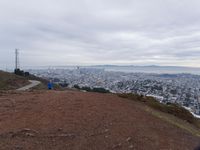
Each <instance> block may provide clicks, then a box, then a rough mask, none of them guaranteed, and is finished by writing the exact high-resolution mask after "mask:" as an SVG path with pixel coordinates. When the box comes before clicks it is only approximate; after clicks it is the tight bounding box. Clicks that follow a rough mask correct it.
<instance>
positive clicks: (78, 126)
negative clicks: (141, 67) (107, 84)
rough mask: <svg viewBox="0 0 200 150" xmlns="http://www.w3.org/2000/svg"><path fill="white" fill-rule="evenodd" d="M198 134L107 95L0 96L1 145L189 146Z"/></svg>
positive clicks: (24, 148)
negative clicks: (192, 133) (194, 134)
mask: <svg viewBox="0 0 200 150" xmlns="http://www.w3.org/2000/svg"><path fill="white" fill-rule="evenodd" d="M199 142H200V138H198V137H195V136H193V135H191V134H190V133H189V132H187V131H185V130H182V129H180V128H178V127H176V126H173V125H172V124H169V123H167V122H165V121H163V120H161V119H159V118H157V117H155V116H153V115H151V114H149V113H148V112H146V111H144V106H143V105H142V104H140V103H137V102H134V101H129V100H125V99H122V98H119V97H117V96H116V95H112V94H98V93H84V92H76V91H38V92H25V93H14V94H2V95H1V96H0V149H1V150H112V149H113V150H129V149H134V150H192V149H194V147H196V146H197V145H198V144H200V143H199Z"/></svg>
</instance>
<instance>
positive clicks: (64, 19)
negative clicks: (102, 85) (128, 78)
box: [0, 0, 200, 69]
mask: <svg viewBox="0 0 200 150" xmlns="http://www.w3.org/2000/svg"><path fill="white" fill-rule="evenodd" d="M199 7H200V2H199V1H198V0H190V1H189V0H183V1H178V0H166V1H164V2H163V1H161V0H148V1H147V0H140V1H139V0H138V1H137V0H132V1H129V0H125V1H124V0H123V1H122V0H118V1H114V0H110V1H106V0H101V1H98V0H93V1H92V0H75V1H69V0H59V1H55V0H52V1H47V0H40V1H39V0H35V1H25V0H20V1H18V2H13V1H11V0H7V1H0V8H1V9H0V20H1V23H0V33H1V34H0V41H1V42H0V43H1V44H0V53H1V55H0V64H1V69H2V68H6V67H8V68H11V67H12V66H14V61H15V60H14V50H15V48H18V49H19V52H20V55H19V58H20V66H66V65H105V64H111V65H140V66H141V65H142V66H143V65H144V66H146V65H159V66H189V67H200V21H199V19H198V18H199V16H200V10H199Z"/></svg>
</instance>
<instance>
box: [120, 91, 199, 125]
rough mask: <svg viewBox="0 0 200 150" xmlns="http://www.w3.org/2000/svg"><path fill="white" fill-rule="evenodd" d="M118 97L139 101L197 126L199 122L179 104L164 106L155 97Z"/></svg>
mask: <svg viewBox="0 0 200 150" xmlns="http://www.w3.org/2000/svg"><path fill="white" fill-rule="evenodd" d="M118 96H120V97H123V98H127V99H131V100H135V101H139V102H143V103H145V104H146V105H147V106H149V107H151V108H153V109H156V110H159V111H161V112H165V113H169V114H172V115H174V116H176V117H178V118H180V119H183V120H186V121H187V122H189V123H192V124H197V122H198V119H196V118H195V117H194V116H193V115H192V114H191V113H190V112H189V111H188V110H186V109H185V108H183V107H181V106H180V105H178V104H173V103H168V104H163V103H160V102H159V101H157V100H156V99H155V98H153V97H148V96H142V95H138V94H132V93H129V94H118Z"/></svg>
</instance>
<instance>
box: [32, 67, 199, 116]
mask: <svg viewBox="0 0 200 150" xmlns="http://www.w3.org/2000/svg"><path fill="white" fill-rule="evenodd" d="M28 71H29V72H31V73H33V74H34V75H36V76H39V77H42V78H46V79H49V80H52V82H54V83H58V84H64V85H67V86H68V87H70V88H73V87H74V86H75V85H78V86H79V87H90V88H105V89H106V90H109V91H110V92H113V93H137V94H141V95H145V96H152V97H155V98H156V99H157V100H159V101H160V102H162V103H168V102H170V103H178V104H180V105H182V106H184V107H186V108H189V109H190V111H191V112H193V113H194V114H196V115H200V76H199V75H193V74H154V73H125V72H114V71H105V70H104V69H99V68H98V69H97V68H79V67H77V68H76V69H41V70H28Z"/></svg>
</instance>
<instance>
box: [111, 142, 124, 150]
mask: <svg viewBox="0 0 200 150" xmlns="http://www.w3.org/2000/svg"><path fill="white" fill-rule="evenodd" d="M121 146H122V143H119V144H116V145H113V146H112V148H113V149H115V148H120V147H121Z"/></svg>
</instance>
